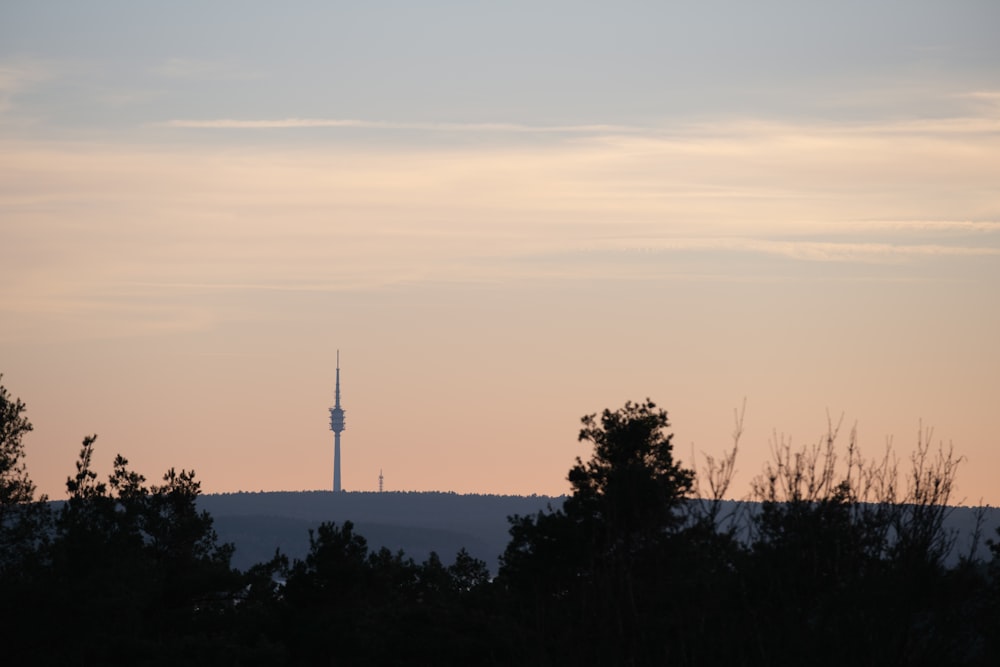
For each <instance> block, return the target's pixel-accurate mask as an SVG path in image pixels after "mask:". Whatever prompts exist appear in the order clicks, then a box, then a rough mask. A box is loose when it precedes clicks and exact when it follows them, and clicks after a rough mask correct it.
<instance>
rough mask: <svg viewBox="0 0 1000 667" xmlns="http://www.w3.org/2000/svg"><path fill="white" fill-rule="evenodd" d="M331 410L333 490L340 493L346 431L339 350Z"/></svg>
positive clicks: (338, 351)
mask: <svg viewBox="0 0 1000 667" xmlns="http://www.w3.org/2000/svg"><path fill="white" fill-rule="evenodd" d="M335 397H336V399H335V402H334V405H333V407H332V408H330V430H331V431H333V490H334V491H338V492H339V491H340V490H341V488H340V432H341V431H343V430H344V409H343V408H342V407H340V350H337V390H336V394H335Z"/></svg>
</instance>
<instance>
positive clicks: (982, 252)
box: [597, 237, 1000, 263]
mask: <svg viewBox="0 0 1000 667" xmlns="http://www.w3.org/2000/svg"><path fill="white" fill-rule="evenodd" d="M597 247H604V248H614V249H617V250H623V251H635V252H656V251H691V250H715V251H734V252H750V253H763V254H769V255H781V256H784V257H789V258H792V259H799V260H808V261H821V262H866V263H867V262H878V263H883V262H887V261H889V262H892V261H906V260H913V259H918V258H931V257H990V256H1000V247H979V246H961V245H943V244H906V243H900V244H893V243H872V242H838V241H818V240H781V239H766V238H750V237H724V238H697V237H687V238H623V239H611V240H606V241H603V242H601V243H599V244H598V245H597Z"/></svg>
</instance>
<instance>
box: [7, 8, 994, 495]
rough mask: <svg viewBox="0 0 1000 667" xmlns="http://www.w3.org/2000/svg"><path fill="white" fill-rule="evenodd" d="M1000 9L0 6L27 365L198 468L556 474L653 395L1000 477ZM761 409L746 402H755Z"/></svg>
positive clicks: (693, 428) (59, 489)
mask: <svg viewBox="0 0 1000 667" xmlns="http://www.w3.org/2000/svg"><path fill="white" fill-rule="evenodd" d="M998 25H1000V3H997V2H995V1H993V0H981V1H975V0H951V1H948V2H943V1H934V2H931V1H928V0H898V1H895V0H894V1H885V0H874V1H873V0H866V1H865V2H860V1H854V0H844V1H842V2H836V3H831V2H790V1H789V2H779V1H777V0H760V1H758V2H753V3H746V2H739V1H737V0H706V1H701V2H653V1H648V2H644V1H634V2H619V3H609V2H588V1H586V0H574V1H573V2H522V1H520V0H513V1H511V2H504V3H496V2H475V1H463V2H448V1H445V0H428V1H427V2H421V3H414V2H380V1H378V0H373V1H371V2H364V3H349V2H336V3H334V2H291V3H282V4H281V5H280V6H279V5H278V4H275V3H265V2H254V1H240V2H235V1H234V2H214V3H201V2H190V1H188V0H180V1H178V2H171V3H138V2H134V1H133V0H128V1H119V2H111V1H106V0H95V1H93V2H87V3H80V2H76V1H68V0H64V1H58V0H53V1H51V2H45V3H39V2H35V1H33V0H32V1H22V0H5V1H4V2H3V4H2V5H0V373H3V380H2V382H3V384H4V385H5V386H6V387H7V388H8V389H9V390H10V392H11V393H12V394H14V395H15V396H19V397H21V398H22V399H23V400H24V401H25V402H26V403H27V406H28V412H27V415H28V417H29V418H30V419H31V421H32V422H33V424H34V426H35V430H34V432H33V433H31V434H30V435H29V436H28V437H27V438H26V441H25V442H26V449H27V464H28V470H29V473H30V474H31V477H32V479H33V480H34V481H35V483H36V484H37V485H38V490H39V492H40V493H45V494H48V495H49V496H50V497H52V498H61V497H65V481H66V478H67V477H68V476H69V475H70V474H72V473H73V470H74V468H73V465H74V461H75V460H76V456H77V453H78V451H79V446H80V442H81V440H82V439H83V437H84V436H86V435H88V434H93V433H96V434H98V439H97V444H96V452H95V461H96V464H97V465H96V468H97V470H98V472H100V473H102V474H104V473H107V472H110V468H111V461H112V459H113V458H114V455H115V454H116V453H121V454H122V455H124V456H125V457H126V458H127V459H129V461H130V463H131V465H132V466H133V467H134V468H135V469H137V470H139V471H140V472H142V473H143V474H145V475H146V477H147V478H149V479H150V480H151V481H156V480H158V479H159V477H160V476H161V475H162V474H163V472H165V471H166V470H167V469H168V468H171V467H175V468H178V469H180V468H183V469H194V470H195V471H196V473H197V475H198V478H199V479H200V480H201V481H202V489H203V491H205V492H209V493H216V492H232V491H240V490H244V491H260V490H264V491H272V490H306V489H324V488H331V486H332V476H333V473H332V465H333V434H332V433H331V432H330V431H329V422H328V412H327V411H328V408H329V407H330V406H331V405H332V404H333V393H334V378H335V368H336V355H337V350H338V349H339V350H340V365H341V382H342V394H343V406H344V408H345V410H346V414H347V429H346V430H345V431H344V433H343V436H342V446H343V454H342V458H343V486H344V488H345V489H347V490H374V489H376V488H377V486H378V476H379V472H380V471H382V473H383V474H384V479H385V488H386V489H387V490H436V491H454V492H457V493H500V494H533V493H537V494H546V495H558V494H562V493H565V492H567V491H568V489H569V485H568V482H567V481H566V474H567V471H568V470H569V468H570V467H571V466H572V464H573V462H574V459H575V457H577V456H581V457H583V458H584V459H586V458H588V456H589V453H590V452H589V450H588V448H587V446H586V445H585V444H584V443H580V442H578V441H577V435H578V432H579V428H580V418H581V417H582V416H583V415H586V414H591V413H595V412H600V411H601V410H603V409H605V408H610V409H616V408H618V407H621V406H622V405H623V404H624V403H625V402H626V401H629V400H632V401H640V400H644V399H646V398H647V397H648V398H651V399H652V400H653V401H655V402H656V403H657V404H658V405H659V406H661V407H663V408H665V409H666V410H667V411H668V413H669V415H670V420H671V423H672V429H671V430H672V432H673V433H674V444H675V453H676V455H677V456H678V457H679V458H680V460H681V461H682V463H684V464H685V465H694V466H697V467H701V466H703V464H704V460H705V459H704V457H705V455H714V456H718V455H719V454H721V453H722V452H724V451H726V450H727V449H728V448H729V447H731V445H732V432H733V429H734V411H735V410H737V409H743V410H744V422H743V426H744V428H743V435H742V438H741V440H740V443H739V445H740V446H739V453H738V458H737V463H736V468H737V472H736V476H735V479H734V482H733V486H732V487H731V491H730V493H729V495H730V496H731V497H736V498H739V497H743V496H745V495H747V493H748V492H749V489H750V482H751V480H752V479H753V478H754V477H755V476H756V475H758V474H759V473H760V472H761V469H762V466H763V465H764V462H765V461H767V460H768V459H769V457H770V456H771V451H772V449H773V448H774V447H775V446H776V445H779V444H781V443H791V444H792V446H793V447H799V446H808V445H812V444H814V443H816V442H819V441H820V440H822V439H823V437H824V434H825V433H826V432H827V429H828V424H829V423H830V422H831V421H832V422H833V423H834V424H836V423H838V422H841V420H842V423H843V426H842V429H841V433H840V437H839V440H840V442H841V443H843V444H844V445H846V442H847V433H848V431H850V430H851V429H852V428H855V429H856V432H857V438H858V442H859V445H860V447H861V449H862V452H863V453H865V454H866V455H868V456H871V457H875V456H879V455H880V454H881V453H882V452H883V450H884V448H885V447H886V445H887V443H888V442H891V443H892V446H893V447H894V449H895V451H896V454H897V456H898V458H899V460H900V462H901V468H905V464H906V463H907V460H908V458H909V456H910V453H911V451H912V449H913V447H914V445H915V444H916V443H917V440H918V437H922V438H925V439H926V438H927V437H928V436H929V438H930V439H931V441H932V442H933V445H934V447H937V446H938V445H939V444H940V445H942V446H944V447H947V446H949V444H951V445H953V446H954V451H955V453H956V454H957V455H960V456H962V457H963V461H962V464H961V466H960V468H959V472H958V481H957V493H956V495H955V496H954V497H953V500H954V501H957V502H961V503H965V504H978V503H990V504H993V505H996V504H1000V485H998V484H997V470H1000V443H998V434H1000V428H998V424H997V420H996V414H997V404H998V403H1000V349H998V343H997V341H1000V41H998V40H997V39H996V27H997V26H998ZM744 405H745V408H743V406H744Z"/></svg>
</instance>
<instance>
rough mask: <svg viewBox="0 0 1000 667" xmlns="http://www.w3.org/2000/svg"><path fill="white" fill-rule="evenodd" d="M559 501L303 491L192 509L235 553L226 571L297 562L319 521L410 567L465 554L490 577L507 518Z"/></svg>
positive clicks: (247, 496)
mask: <svg viewBox="0 0 1000 667" xmlns="http://www.w3.org/2000/svg"><path fill="white" fill-rule="evenodd" d="M562 501H563V499H562V498H553V497H549V496H492V495H458V494H455V493H437V492H432V493H404V492H385V493H374V492H345V493H333V492H331V491H302V492H272V493H229V494H217V495H205V496H201V497H200V498H199V506H200V507H201V508H202V509H205V510H207V511H208V512H209V513H210V514H211V515H212V516H213V517H214V518H215V528H216V530H217V531H218V533H219V537H220V539H221V540H222V541H224V542H232V543H233V544H235V545H236V554H235V556H234V558H233V565H234V566H236V567H238V568H241V569H243V568H246V567H249V566H250V565H253V564H254V563H258V562H261V561H264V560H267V559H268V558H270V557H271V556H272V555H274V551H275V549H276V548H278V547H280V548H281V551H282V552H283V553H285V554H287V555H288V556H289V557H297V558H301V557H304V556H305V554H306V552H307V550H308V548H309V533H308V531H309V529H310V528H313V527H315V526H316V525H318V524H319V523H320V522H322V521H335V522H337V523H338V524H340V523H343V522H344V521H353V522H354V525H355V527H356V531H357V532H358V533H359V534H360V535H363V536H364V537H365V538H366V539H367V540H368V544H369V546H370V547H372V548H376V549H377V548H379V547H382V546H385V547H388V548H389V549H391V550H393V551H396V550H398V549H402V550H403V551H405V552H406V554H407V555H408V556H410V557H412V558H413V559H415V560H417V561H421V560H423V559H425V558H426V557H427V556H428V555H429V554H430V552H431V551H436V552H437V553H438V555H440V556H441V558H442V560H444V561H445V562H451V560H452V558H453V557H454V555H455V553H456V552H457V551H458V550H459V549H461V548H462V547H465V549H466V550H467V551H468V552H469V553H470V554H472V555H473V556H475V557H476V558H480V559H482V560H484V561H486V563H487V564H489V566H490V568H491V569H493V570H494V571H495V569H496V566H497V558H498V557H499V556H500V554H501V553H502V552H503V550H504V548H505V547H506V545H507V538H508V535H507V517H508V516H510V515H512V514H534V513H536V512H538V511H540V510H544V509H546V508H547V507H549V506H550V505H551V506H552V507H559V506H560V505H561V504H562Z"/></svg>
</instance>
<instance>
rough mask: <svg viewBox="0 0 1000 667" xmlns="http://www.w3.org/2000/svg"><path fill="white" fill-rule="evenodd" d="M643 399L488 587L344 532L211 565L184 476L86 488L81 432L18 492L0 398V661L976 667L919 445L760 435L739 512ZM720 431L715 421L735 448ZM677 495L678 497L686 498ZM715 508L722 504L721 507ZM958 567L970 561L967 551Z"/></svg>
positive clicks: (977, 622)
mask: <svg viewBox="0 0 1000 667" xmlns="http://www.w3.org/2000/svg"><path fill="white" fill-rule="evenodd" d="M668 427H669V424H668V422H667V415H666V413H665V412H664V411H662V410H660V409H658V408H657V407H656V406H655V405H654V404H653V403H652V402H649V401H647V402H645V403H639V404H633V403H628V404H626V405H625V406H624V407H623V408H621V409H619V410H617V411H609V410H608V411H605V412H604V413H603V414H602V415H600V416H597V415H592V416H589V417H585V418H584V420H583V428H582V430H581V432H580V440H581V441H584V442H587V443H589V444H590V445H592V446H593V452H592V455H591V458H590V459H589V460H587V461H583V460H579V459H578V460H577V464H576V465H575V466H574V467H573V468H572V469H571V470H570V472H569V481H570V483H571V487H572V492H571V494H570V495H569V496H568V497H567V499H566V501H565V502H564V504H563V506H562V507H561V508H559V509H555V510H551V511H548V512H541V513H538V514H536V515H533V516H514V517H511V519H510V543H509V544H508V546H507V548H506V551H505V552H504V554H503V555H502V557H501V561H500V562H501V566H500V570H499V572H498V574H497V576H496V577H494V578H492V579H491V577H490V574H489V571H488V569H487V567H486V565H485V563H483V562H482V561H481V560H478V559H475V558H473V557H471V556H469V555H468V553H466V552H465V551H464V550H463V551H459V552H458V554H457V555H456V556H455V557H454V558H453V559H452V560H451V561H450V563H447V564H446V563H445V562H442V561H441V559H440V558H438V556H436V555H434V554H432V555H431V556H430V557H428V558H427V559H426V560H424V561H423V562H420V563H417V562H414V561H413V560H412V559H410V558H408V557H407V556H406V555H405V554H403V553H401V552H399V553H392V552H390V551H388V550H386V549H381V550H371V549H369V548H368V546H367V544H366V542H365V539H364V538H363V537H362V536H360V535H358V534H356V533H355V531H354V527H353V526H352V524H351V523H350V522H344V523H343V524H341V525H335V524H333V523H324V524H321V525H320V526H319V528H318V529H317V530H316V531H314V532H312V533H311V534H310V538H309V541H310V548H309V552H308V554H307V555H306V556H305V558H304V559H295V560H294V561H292V562H289V559H288V558H286V557H284V556H283V555H282V554H280V553H277V554H275V556H274V558H273V559H271V560H269V561H268V562H264V563H260V564H258V565H255V566H253V567H250V568H248V569H246V570H244V571H240V570H236V569H234V568H233V567H231V564H230V563H231V558H232V547H231V546H229V545H226V544H220V543H219V540H218V538H217V536H216V534H215V532H214V531H213V527H212V518H211V516H209V515H208V514H207V513H205V512H199V511H198V509H197V507H196V499H197V496H198V493H199V483H198V482H197V481H196V480H195V478H194V474H193V473H191V472H187V471H183V470H182V471H180V472H177V471H175V470H170V471H168V472H167V473H166V475H164V477H163V480H162V482H161V483H158V484H147V481H146V479H145V478H144V477H143V476H142V475H140V474H138V473H137V472H135V471H133V470H131V469H130V468H129V465H128V461H126V460H125V459H124V458H122V457H121V456H119V457H117V459H115V462H114V468H113V472H112V474H111V475H110V476H109V478H108V479H107V480H106V481H104V480H99V479H98V477H97V475H96V474H95V473H94V472H93V470H92V457H93V455H94V438H92V437H90V438H87V439H85V440H84V443H83V447H82V449H81V451H80V455H79V459H78V460H77V463H76V472H75V474H74V475H73V476H72V477H70V478H69V479H68V480H67V490H68V494H69V499H68V500H67V501H66V502H65V503H63V504H61V505H59V506H58V507H56V506H54V505H51V504H48V503H46V502H44V500H45V499H44V498H41V499H37V498H35V489H34V486H33V484H32V483H31V480H30V478H29V476H28V474H27V471H26V469H25V466H24V463H23V456H24V444H23V441H22V437H23V436H24V435H25V434H27V433H28V432H29V431H30V430H31V425H30V423H29V422H28V421H27V419H26V417H25V414H24V404H23V403H21V402H20V400H15V399H12V398H11V397H10V395H9V394H8V393H7V391H6V389H4V388H3V387H2V386H0V601H2V604H3V609H4V618H5V620H4V621H3V622H2V625H0V627H2V634H0V637H2V643H3V653H2V655H3V661H4V663H5V664H10V665H16V664H35V665H57V664H59V665H118V664H122V665H161V664H162V665H168V664H169V665H197V664H206V665H209V664H210V665H355V664H357V665H395V664H399V665H480V664H482V665H490V664H493V665H574V664H575V665H716V664H718V665H803V664H810V665H833V664H846V665H995V664H998V663H1000V546H998V545H997V544H994V543H992V542H991V544H990V546H991V557H990V558H989V559H987V560H985V561H984V560H981V559H977V558H974V557H972V556H971V555H969V556H962V557H960V558H958V559H957V560H954V559H953V560H952V561H950V562H954V563H956V564H953V565H949V566H946V559H947V558H948V557H949V555H950V554H951V553H952V551H953V549H954V546H955V545H954V538H953V536H952V535H950V534H949V533H948V532H947V531H946V530H945V528H944V526H943V521H944V518H945V516H946V514H947V512H948V500H949V498H950V494H951V492H952V485H953V483H954V478H955V472H956V463H957V460H956V459H955V457H954V456H953V455H952V454H951V452H949V451H936V452H935V451H931V449H930V446H929V442H928V440H929V438H926V437H922V438H921V441H920V442H919V443H918V446H917V449H916V452H915V454H914V455H913V457H912V460H911V461H910V466H909V470H908V472H907V474H906V475H904V476H903V482H901V483H900V482H898V481H897V480H898V479H899V475H897V471H896V469H895V463H894V460H893V459H892V457H891V453H890V454H887V455H886V456H885V457H884V458H881V459H879V460H866V459H864V458H862V457H861V456H860V455H859V454H858V452H857V450H856V447H855V446H854V439H853V438H851V439H850V442H849V444H848V445H847V448H846V452H845V453H843V454H842V455H841V457H840V460H839V461H838V457H837V455H836V453H835V440H836V429H835V428H831V432H830V436H829V438H827V440H826V441H825V442H823V443H820V444H819V445H817V446H815V447H813V448H807V449H805V450H802V451H798V452H796V451H792V450H791V448H790V447H787V446H785V445H784V444H783V443H780V442H779V443H776V448H775V454H774V462H773V464H772V465H770V466H769V467H767V468H766V469H765V470H764V471H763V473H762V474H761V475H760V476H759V477H758V478H757V480H756V481H755V483H754V485H753V489H752V492H751V498H752V499H754V500H756V501H757V503H755V504H753V505H752V507H753V508H754V509H752V510H747V511H746V512H745V513H744V515H743V516H737V515H736V514H734V513H733V512H732V511H731V507H732V505H731V504H724V503H722V502H721V500H722V498H723V497H724V496H725V495H726V494H727V492H728V485H729V480H730V479H731V476H732V470H733V463H734V460H735V455H736V446H735V445H734V448H733V450H732V452H730V453H729V454H728V455H726V456H724V457H723V458H722V459H721V460H712V459H708V460H707V462H706V467H705V470H704V471H702V472H701V473H700V474H699V475H696V474H695V471H694V470H691V469H687V468H684V467H682V466H681V465H680V463H679V462H678V461H676V460H675V459H674V456H673V447H672V444H671V436H670V435H669V434H668V433H667V432H666V430H667V428H668ZM738 441H739V425H737V433H736V437H735V442H736V443H738ZM692 498H701V499H703V500H701V501H692V500H691V499H692ZM724 508H730V509H724ZM972 553H974V551H973V550H970V551H969V554H972Z"/></svg>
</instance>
